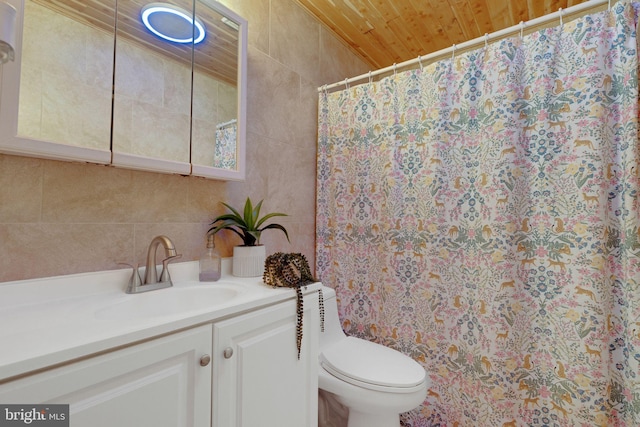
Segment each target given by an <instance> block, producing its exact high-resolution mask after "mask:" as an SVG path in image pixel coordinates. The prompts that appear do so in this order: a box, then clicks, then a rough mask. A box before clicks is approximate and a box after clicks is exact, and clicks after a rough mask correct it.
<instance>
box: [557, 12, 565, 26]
mask: <svg viewBox="0 0 640 427" xmlns="http://www.w3.org/2000/svg"><path fill="white" fill-rule="evenodd" d="M558 12H560V26H561V27H563V26H564V22H563V19H562V8H560V10H559V11H558Z"/></svg>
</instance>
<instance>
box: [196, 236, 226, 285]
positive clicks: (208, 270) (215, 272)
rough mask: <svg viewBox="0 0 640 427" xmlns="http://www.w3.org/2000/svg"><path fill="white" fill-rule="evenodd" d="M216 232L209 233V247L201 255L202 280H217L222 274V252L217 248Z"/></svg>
mask: <svg viewBox="0 0 640 427" xmlns="http://www.w3.org/2000/svg"><path fill="white" fill-rule="evenodd" d="M214 236H215V235H214V234H208V235H207V249H206V250H205V251H204V252H203V254H202V256H201V257H200V281H201V282H215V281H217V280H218V279H220V276H221V274H222V262H221V258H220V254H219V253H218V251H217V250H216V245H215V243H214V240H213V239H214Z"/></svg>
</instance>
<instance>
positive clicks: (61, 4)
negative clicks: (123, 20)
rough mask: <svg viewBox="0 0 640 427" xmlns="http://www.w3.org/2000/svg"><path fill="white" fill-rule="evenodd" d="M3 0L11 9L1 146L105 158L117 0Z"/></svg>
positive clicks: (0, 103) (19, 151) (79, 157)
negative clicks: (12, 41) (11, 48)
mask: <svg viewBox="0 0 640 427" xmlns="http://www.w3.org/2000/svg"><path fill="white" fill-rule="evenodd" d="M4 1H6V2H7V3H9V4H10V5H11V6H13V7H14V8H15V9H16V11H17V14H16V46H15V60H14V61H12V62H8V63H6V64H4V65H2V66H1V67H2V70H1V72H2V87H1V95H2V96H1V99H0V151H3V152H8V153H13V154H22V155H30V156H35V157H44V158H53V159H65V160H83V161H91V162H97V163H109V161H110V159H111V155H110V138H111V86H112V72H113V47H114V46H113V45H114V25H115V4H116V0H88V1H86V2H82V3H79V2H76V1H74V0H55V1H54V0H26V1H25V0H4Z"/></svg>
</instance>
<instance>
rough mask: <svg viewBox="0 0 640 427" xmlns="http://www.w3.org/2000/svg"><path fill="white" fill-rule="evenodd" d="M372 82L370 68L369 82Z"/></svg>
mask: <svg viewBox="0 0 640 427" xmlns="http://www.w3.org/2000/svg"><path fill="white" fill-rule="evenodd" d="M371 83H373V78H372V77H371V70H369V84H371Z"/></svg>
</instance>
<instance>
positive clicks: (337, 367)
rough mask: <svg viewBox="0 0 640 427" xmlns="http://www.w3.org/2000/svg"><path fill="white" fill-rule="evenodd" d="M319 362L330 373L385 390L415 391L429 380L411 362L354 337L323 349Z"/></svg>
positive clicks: (418, 367) (391, 351)
mask: <svg viewBox="0 0 640 427" xmlns="http://www.w3.org/2000/svg"><path fill="white" fill-rule="evenodd" d="M320 362H321V363H322V365H323V366H325V368H327V370H328V371H330V372H331V371H336V373H339V374H342V375H341V376H346V377H349V378H353V379H354V380H356V381H360V382H365V383H369V384H372V385H379V386H385V387H396V388H405V387H407V388H409V387H415V386H417V385H420V384H422V383H423V382H424V381H425V377H426V372H425V370H424V368H423V367H422V366H421V365H420V364H419V363H418V362H416V361H415V360H413V359H412V358H410V357H408V356H406V355H404V354H402V353H400V352H399V351H396V350H394V349H392V348H389V347H385V346H383V345H380V344H377V343H374V342H371V341H367V340H363V339H360V338H355V337H347V338H345V339H342V340H340V341H338V342H336V343H334V344H332V345H330V346H329V347H327V348H325V349H323V350H322V352H321V353H320Z"/></svg>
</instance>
